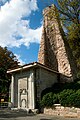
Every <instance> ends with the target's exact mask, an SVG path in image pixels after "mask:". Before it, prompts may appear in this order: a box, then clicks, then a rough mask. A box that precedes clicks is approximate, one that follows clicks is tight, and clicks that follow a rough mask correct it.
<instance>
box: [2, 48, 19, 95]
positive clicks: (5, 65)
mask: <svg viewBox="0 0 80 120" xmlns="http://www.w3.org/2000/svg"><path fill="white" fill-rule="evenodd" d="M16 67H18V60H17V59H16V56H15V55H14V54H13V53H12V52H11V51H9V50H8V49H7V47H4V48H3V47H1V46H0V93H1V94H2V93H7V92H8V89H9V85H10V76H8V75H7V70H8V69H13V68H16Z"/></svg>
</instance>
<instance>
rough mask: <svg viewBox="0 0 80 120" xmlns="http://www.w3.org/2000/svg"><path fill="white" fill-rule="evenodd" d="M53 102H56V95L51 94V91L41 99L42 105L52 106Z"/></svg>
mask: <svg viewBox="0 0 80 120" xmlns="http://www.w3.org/2000/svg"><path fill="white" fill-rule="evenodd" d="M55 103H58V95H57V94H53V93H52V92H50V93H47V94H46V95H44V96H43V98H42V101H41V105H42V106H43V107H53V105H54V104H55Z"/></svg>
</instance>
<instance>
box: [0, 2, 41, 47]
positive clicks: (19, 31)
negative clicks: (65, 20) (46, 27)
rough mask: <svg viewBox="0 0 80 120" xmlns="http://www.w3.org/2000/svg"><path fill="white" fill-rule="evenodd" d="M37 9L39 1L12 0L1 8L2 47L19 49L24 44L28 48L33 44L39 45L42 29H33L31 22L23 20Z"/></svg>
mask: <svg viewBox="0 0 80 120" xmlns="http://www.w3.org/2000/svg"><path fill="white" fill-rule="evenodd" d="M3 1H4V0H3ZM37 9H38V8H37V0H11V1H10V2H9V3H8V2H6V3H5V4H4V5H3V6H1V10H0V45H1V46H3V47H4V46H9V47H13V46H15V47H19V46H20V45H21V44H24V45H26V46H27V47H28V46H29V44H30V43H32V42H36V43H39V40H40V36H41V29H42V27H40V28H37V29H35V30H34V29H31V28H30V27H29V20H22V17H23V16H29V15H30V14H31V12H32V11H36V10H37Z"/></svg>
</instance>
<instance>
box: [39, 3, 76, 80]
mask: <svg viewBox="0 0 80 120" xmlns="http://www.w3.org/2000/svg"><path fill="white" fill-rule="evenodd" d="M43 15H44V23H43V31H42V38H41V43H40V49H39V53H38V61H39V62H40V63H41V64H43V65H45V66H47V67H49V68H51V69H53V70H55V71H58V72H59V73H61V81H68V82H69V81H73V80H74V79H75V78H76V66H75V62H74V60H73V56H72V52H71V49H70V47H69V45H68V43H67V40H66V38H65V35H64V32H63V29H62V27H61V24H60V21H59V19H58V12H57V8H56V7H55V6H54V5H52V6H50V7H47V8H46V9H44V11H43Z"/></svg>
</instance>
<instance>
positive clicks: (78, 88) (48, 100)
mask: <svg viewBox="0 0 80 120" xmlns="http://www.w3.org/2000/svg"><path fill="white" fill-rule="evenodd" d="M48 90H49V89H48ZM51 90H52V92H49V91H48V92H49V93H46V95H44V96H43V98H42V101H41V105H42V106H43V107H53V106H54V104H61V105H62V106H68V107H72V106H74V107H80V80H78V81H76V82H72V83H66V84H62V83H61V84H59V83H57V84H54V85H53V88H52V89H50V91H51Z"/></svg>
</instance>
